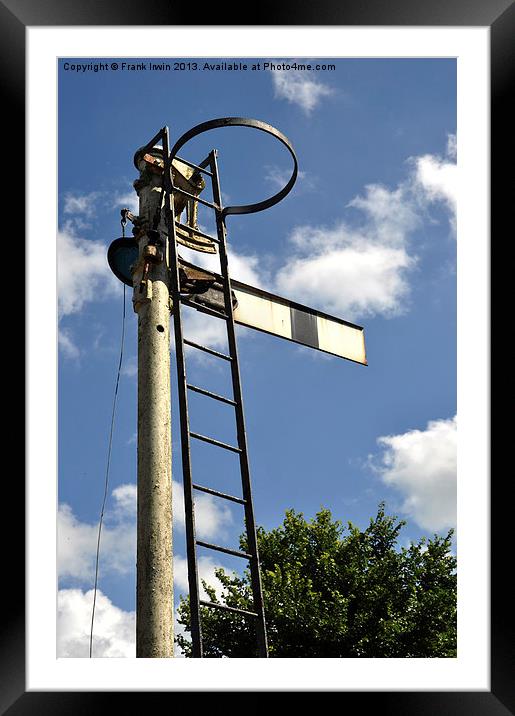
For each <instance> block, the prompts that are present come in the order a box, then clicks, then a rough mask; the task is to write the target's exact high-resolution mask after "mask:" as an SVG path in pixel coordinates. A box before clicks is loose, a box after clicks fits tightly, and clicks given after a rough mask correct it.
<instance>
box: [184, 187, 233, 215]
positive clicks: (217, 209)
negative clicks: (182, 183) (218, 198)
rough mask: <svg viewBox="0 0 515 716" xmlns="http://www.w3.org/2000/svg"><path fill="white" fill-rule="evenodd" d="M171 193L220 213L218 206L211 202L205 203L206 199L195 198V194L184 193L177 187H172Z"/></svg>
mask: <svg viewBox="0 0 515 716" xmlns="http://www.w3.org/2000/svg"><path fill="white" fill-rule="evenodd" d="M172 192H177V193H178V194H182V195H183V196H187V197H188V199H193V201H198V202H199V204H203V205H204V206H208V207H209V208H210V209H214V210H215V211H222V209H221V208H220V207H219V206H218V204H213V203H212V202H211V201H206V199H201V198H200V196H196V195H195V194H190V192H189V191H185V190H184V189H179V187H178V186H173V187H172Z"/></svg>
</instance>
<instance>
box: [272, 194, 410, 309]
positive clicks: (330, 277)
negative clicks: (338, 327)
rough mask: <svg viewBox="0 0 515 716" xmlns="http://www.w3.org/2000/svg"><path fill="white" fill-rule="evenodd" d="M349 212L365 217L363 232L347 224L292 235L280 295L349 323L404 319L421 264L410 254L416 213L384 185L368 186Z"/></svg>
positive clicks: (301, 230) (279, 283)
mask: <svg viewBox="0 0 515 716" xmlns="http://www.w3.org/2000/svg"><path fill="white" fill-rule="evenodd" d="M349 206H350V207H352V208H355V209H358V210H359V211H360V213H361V215H362V217H363V222H362V226H361V227H360V228H358V229H355V228H352V227H351V226H350V225H349V224H347V223H346V222H344V221H341V222H340V223H338V224H337V225H336V226H333V227H325V226H321V227H313V226H298V227H296V228H295V229H294V230H293V231H292V233H291V235H290V243H291V244H292V246H293V251H292V254H291V257H290V259H289V260H288V261H287V262H286V264H284V265H283V266H282V267H281V268H280V269H279V270H278V272H277V274H276V278H275V281H276V287H277V291H278V292H279V293H282V294H284V295H286V296H288V297H291V298H296V299H297V300H298V301H300V302H301V303H308V304H309V305H310V306H313V307H314V308H321V309H324V310H326V311H328V312H329V313H333V314H335V315H340V316H342V317H344V318H346V319H347V320H357V319H359V318H362V317H364V316H369V315H376V314H382V315H385V316H392V315H398V314H400V313H403V312H404V311H405V310H406V306H407V299H408V296H409V283H408V280H407V277H408V271H409V270H410V269H412V268H413V267H414V265H415V263H416V259H415V258H414V257H413V256H410V255H409V253H408V236H409V234H410V232H411V231H413V229H414V228H415V227H416V226H417V224H418V218H417V216H416V214H415V212H414V211H413V209H412V207H411V206H410V205H409V204H408V203H407V202H406V201H405V199H404V196H403V192H402V190H401V189H397V190H395V191H390V190H388V189H387V188H386V187H382V186H379V185H370V186H367V187H366V190H365V195H364V196H360V197H355V198H354V199H353V200H352V201H351V202H350V204H349Z"/></svg>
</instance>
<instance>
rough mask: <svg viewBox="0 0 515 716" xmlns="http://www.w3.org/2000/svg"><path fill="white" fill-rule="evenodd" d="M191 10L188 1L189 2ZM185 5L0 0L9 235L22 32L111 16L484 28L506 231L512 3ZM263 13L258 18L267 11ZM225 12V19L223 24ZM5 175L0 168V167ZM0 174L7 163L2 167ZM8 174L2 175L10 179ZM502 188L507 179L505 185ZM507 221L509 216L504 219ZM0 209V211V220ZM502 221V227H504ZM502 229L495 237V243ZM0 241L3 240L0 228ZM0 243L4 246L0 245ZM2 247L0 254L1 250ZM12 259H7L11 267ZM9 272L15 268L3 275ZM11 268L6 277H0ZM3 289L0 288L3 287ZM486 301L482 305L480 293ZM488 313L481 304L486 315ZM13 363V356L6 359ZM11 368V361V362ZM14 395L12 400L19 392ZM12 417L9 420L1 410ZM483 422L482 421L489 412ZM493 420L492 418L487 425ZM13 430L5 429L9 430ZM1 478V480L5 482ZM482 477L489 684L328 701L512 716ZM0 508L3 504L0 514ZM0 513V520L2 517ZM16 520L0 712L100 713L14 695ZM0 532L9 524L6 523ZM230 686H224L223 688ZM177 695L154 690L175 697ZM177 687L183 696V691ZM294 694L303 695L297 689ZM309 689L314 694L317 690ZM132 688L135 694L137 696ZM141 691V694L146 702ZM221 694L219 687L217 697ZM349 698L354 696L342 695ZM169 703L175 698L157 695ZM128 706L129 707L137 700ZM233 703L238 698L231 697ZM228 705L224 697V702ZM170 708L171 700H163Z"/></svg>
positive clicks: (494, 204) (507, 605) (501, 513)
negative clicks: (487, 39) (487, 569)
mask: <svg viewBox="0 0 515 716" xmlns="http://www.w3.org/2000/svg"><path fill="white" fill-rule="evenodd" d="M199 7H200V6H199ZM200 13H201V16H202V22H201V23H198V22H197V20H198V14H199V8H196V7H193V6H190V7H187V6H185V5H184V4H183V3H181V4H179V3H177V4H175V3H173V2H172V0H145V2H144V3H133V4H131V3H127V2H125V1H123V2H122V0H104V2H101V1H98V0H97V1H95V0H90V1H89V2H87V1H86V0H82V2H77V1H75V2H72V1H70V0H0V33H1V37H2V40H1V43H0V57H1V65H0V67H1V70H0V71H1V72H2V93H3V97H4V101H3V103H2V106H3V108H4V111H3V113H2V115H3V117H2V119H3V122H4V127H5V128H4V131H3V136H4V143H3V144H4V161H7V163H8V172H9V175H10V186H12V187H15V188H16V191H15V192H13V195H12V196H10V197H9V199H8V201H7V202H6V204H5V205H4V206H5V207H6V209H5V210H4V211H5V212H6V214H7V216H8V219H7V220H8V221H9V223H10V224H11V227H12V228H13V229H14V232H13V231H10V232H9V236H10V238H9V239H8V245H9V247H12V243H11V242H17V244H18V245H19V243H20V241H21V234H22V226H23V224H24V216H25V213H26V211H29V210H30V207H26V205H25V199H24V197H23V193H22V192H21V191H20V189H19V187H22V186H24V182H25V177H24V150H23V140H22V137H23V135H24V125H25V30H26V28H27V27H37V26H74V25H75V26H76V25H85V26H88V25H89V26H97V25H107V26H117V25H123V26H126V25H141V26H153V25H175V26H177V25H183V26H191V25H198V24H201V25H203V26H206V25H212V26H216V25H222V26H227V25H256V26H260V25H283V26H286V25H305V26H310V25H312V26H315V25H342V26H352V25H354V26H357V25H359V26H374V25H384V26H398V25H407V26H469V27H470V26H483V27H489V28H490V33H491V34H490V37H491V180H492V191H491V235H492V237H494V236H495V235H497V236H498V240H499V241H500V240H501V227H504V225H506V227H507V228H508V227H509V226H510V225H509V224H508V221H507V220H506V219H507V213H508V212H510V214H512V213H513V211H512V209H511V207H512V205H513V197H512V196H511V194H512V193H513V183H512V181H511V182H510V181H509V180H508V179H506V177H510V176H513V164H514V161H513V160H514V158H515V157H514V152H513V144H514V142H513V127H514V126H515V122H514V116H513V110H511V109H510V99H512V95H513V94H514V92H513V89H514V87H515V79H514V74H515V57H514V56H515V3H514V2H513V1H512V0H488V2H485V1H484V0H483V2H480V1H479V0H469V1H468V2H464V1H463V0H447V1H446V2H445V3H441V2H435V1H434V0H433V2H422V1H421V0H390V1H389V2H384V0H368V2H366V3H364V2H362V1H360V0H345V2H337V0H318V1H317V2H316V3H315V2H313V3H309V4H308V3H305V2H299V0H297V2H293V1H292V0H288V1H287V2H285V1H284V0H283V2H282V3H280V4H279V3H274V4H272V3H271V2H269V0H265V1H264V2H261V3H259V4H255V5H252V6H251V5H247V6H244V5H243V4H241V3H240V4H238V5H236V3H232V2H225V3H224V4H223V6H219V5H215V4H213V5H207V6H206V5H205V4H203V5H202V7H201V10H200ZM271 19H272V20H273V22H269V21H270V20H271ZM229 20H230V21H229ZM4 172H5V169H4ZM5 173H7V172H5ZM13 177H14V181H13V180H12V178H13ZM510 187H511V188H510ZM510 218H511V217H510ZM5 221H6V216H5V214H4V223H5ZM511 231H512V229H510V232H511ZM506 239H508V240H509V237H504V240H505V241H506ZM6 240H7V237H6ZM4 246H6V243H5V242H4ZM4 255H6V254H4ZM15 256H17V257H18V258H17V259H15V261H14V266H17V265H18V266H19V265H20V263H21V262H20V261H19V260H18V259H19V253H17V254H15ZM6 258H7V261H6V262H5V263H4V270H5V272H6V274H5V276H6V277H7V276H8V275H9V273H10V272H11V271H12V270H13V263H12V254H11V255H10V256H9V257H7V256H6ZM15 273H16V272H15ZM11 275H12V274H11ZM6 298H7V296H6ZM491 298H492V302H491V307H490V308H491V309H492V308H493V306H494V301H493V299H494V295H492V297H491ZM490 315H492V313H490ZM18 361H19V358H18V360H17V362H18ZM11 370H12V369H11ZM18 402H19V404H24V401H22V400H19V401H18ZM11 420H12V417H11ZM491 424H492V421H491ZM492 427H493V425H492ZM14 432H16V430H14ZM8 477H9V479H8ZM497 478H498V479H492V480H491V510H492V511H491V521H490V522H491V614H492V618H491V691H489V692H485V691H470V692H463V691H445V692H434V691H430V692H420V691H417V692H409V691H402V692H339V693H338V699H339V707H340V708H343V709H349V708H353V707H354V708H356V706H357V707H358V708H360V709H364V708H365V709H366V710H368V709H371V710H373V712H378V713H382V714H390V713H391V714H394V713H395V714H396V715H397V716H402V715H403V714H410V715H411V714H413V715H416V716H426V715H427V716H429V715H431V716H439V715H445V716H450V715H451V714H452V715H453V714H460V715H461V714H463V716H475V715H476V714H477V715H478V716H479V715H481V716H506V715H507V714H515V689H514V682H515V679H514V677H515V643H514V639H513V627H512V620H511V616H512V611H513V597H512V591H511V588H510V587H509V580H508V581H507V578H506V573H507V570H508V568H509V564H510V563H511V559H510V558H509V557H510V555H509V553H508V551H507V550H508V548H507V545H509V544H510V539H509V538H510V536H511V535H510V532H511V530H510V527H511V522H512V520H511V519H510V517H511V515H510V514H509V510H510V511H511V506H512V502H511V500H510V494H511V489H510V488H511V483H510V476H509V470H508V471H506V474H504V475H498V476H497ZM4 489H6V490H7V497H6V501H5V504H6V505H9V506H10V507H9V511H11V510H12V509H13V508H14V509H15V510H17V512H18V513H20V514H23V511H24V509H23V508H24V503H25V500H24V483H23V480H22V479H21V476H20V475H19V471H16V474H15V471H13V470H11V469H9V470H7V473H6V475H5V477H4ZM6 513H7V511H6ZM6 517H7V515H6V516H5V517H4V519H6ZM20 521H21V520H18V521H17V523H16V534H15V539H12V534H11V535H10V536H9V534H8V531H7V529H6V528H5V525H7V524H8V522H7V521H6V522H4V550H2V552H3V563H4V574H5V575H6V576H7V577H8V579H7V586H6V587H4V590H3V598H4V606H3V609H2V622H3V624H2V627H3V628H2V638H1V641H0V670H1V678H0V684H1V686H0V713H6V714H9V716H21V715H22V714H29V713H30V714H38V715H42V714H53V715H55V714H86V713H87V714H92V713H99V712H100V713H101V712H103V711H104V710H105V711H107V709H109V711H112V710H113V709H114V710H116V711H119V710H121V708H122V704H121V702H120V697H121V696H122V694H120V693H114V692H113V693H111V692H109V693H105V692H100V693H99V692H80V693H79V692H66V691H63V692H57V693H55V692H49V691H40V692H26V688H25V587H24V585H25V576H24V575H25V567H24V559H25V549H24V536H23V535H24V533H23V531H22V529H21V528H20ZM9 531H10V530H9ZM235 690H236V686H235ZM179 694H181V695H182V694H184V692H179V693H177V692H168V693H162V692H161V693H160V695H161V696H165V697H166V698H168V699H169V698H170V696H175V698H176V697H177V696H179ZM184 695H185V696H187V695H186V694H184ZM265 695H266V694H264V693H259V694H256V696H257V699H256V698H254V699H253V707H254V708H255V707H256V706H257V705H259V704H260V703H262V697H263V696H265ZM304 696H306V695H304ZM318 696H320V694H318ZM141 697H144V698H146V701H145V702H143V701H139V699H140V698H141ZM150 697H151V694H150V693H148V692H144V693H142V694H140V693H134V692H131V693H130V694H129V698H130V699H131V702H130V705H131V706H132V707H134V706H135V705H136V702H138V701H139V704H141V706H143V705H144V708H145V710H147V709H148V708H149V706H151V705H152V704H150V703H149V698H150ZM153 697H154V694H153V693H152V703H154V698H153ZM222 698H223V696H222ZM356 701H357V702H359V704H358V703H356V705H355V704H354V702H356ZM168 703H169V704H172V703H174V704H176V703H177V702H176V701H174V702H170V701H169V702H168ZM139 704H138V705H139ZM239 704H240V707H241V708H246V707H245V697H244V695H242V700H241V701H239ZM227 705H229V702H227ZM174 708H177V706H176V705H175V706H174Z"/></svg>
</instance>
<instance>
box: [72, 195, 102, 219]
mask: <svg viewBox="0 0 515 716" xmlns="http://www.w3.org/2000/svg"><path fill="white" fill-rule="evenodd" d="M99 197H100V192H98V191H92V192H90V193H89V194H72V193H71V192H70V193H68V194H65V196H64V201H63V212H64V213H65V214H93V215H94V214H95V207H96V204H97V202H98V200H99Z"/></svg>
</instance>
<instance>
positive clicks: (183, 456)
mask: <svg viewBox="0 0 515 716" xmlns="http://www.w3.org/2000/svg"><path fill="white" fill-rule="evenodd" d="M58 73H59V74H58V206H59V213H58V220H59V227H58V234H57V260H58V265H57V275H58V307H59V383H58V395H59V406H58V421H59V422H58V425H59V432H58V444H59V512H58V571H59V592H58V623H57V655H58V657H134V656H136V657H138V656H139V657H170V656H173V655H174V654H175V656H176V657H191V656H204V657H214V658H222V657H255V656H257V657H270V658H274V657H276V658H280V657H297V658H302V657H308V658H309V657H332V658H352V657H361V658H372V657H418V658H421V657H423V658H429V657H438V658H454V657H456V650H457V634H456V631H457V629H456V608H457V594H456V582H457V570H458V571H459V563H458V562H457V544H458V541H459V534H458V533H457V532H456V474H457V471H456V432H457V419H456V193H457V171H456V169H457V163H456V161H457V156H456V154H457V150H456V147H457V137H456V101H457V98H456V59H451V58H450V59H443V58H434V59H431V58H428V59H418V58H405V59H404V58H399V59H396V58H392V59H389V58H379V59H373V58H359V59H357V58H349V59H345V58H343V59H334V58H323V57H322V58H321V57H315V58H309V59H305V58H303V59H301V60H297V59H295V58H294V59H291V58H275V57H274V58H267V59H263V58H214V59H213V58H198V57H194V58H181V60H180V61H177V60H173V58H166V57H165V58H148V57H147V58H144V57H143V58H117V59H116V61H113V60H112V59H110V58H84V57H81V58H73V57H70V58H60V60H59V66H58ZM165 126H166V127H167V132H168V134H167V136H166V142H167V146H168V148H169V149H170V150H171V149H172V148H173V145H174V144H176V143H177V142H179V143H181V139H180V138H181V136H182V137H184V136H185V135H186V141H183V142H182V146H181V147H180V149H179V150H178V151H175V152H172V154H171V155H170V156H173V157H175V158H173V159H172V160H171V166H167V167H166V169H165V153H164V149H163V139H164V137H161V136H159V137H158V138H157V139H152V138H154V137H155V136H156V135H158V133H159V131H160V129H161V128H162V127H165ZM195 128H198V129H196V130H195ZM188 135H190V136H188ZM145 145H146V146H145ZM212 150H215V151H216V158H215V162H214V163H213V157H212V156H211V154H210V153H211V152H212ZM168 153H169V152H168V151H167V152H166V154H167V155H168ZM78 154H80V157H81V160H80V163H77V162H76V161H75V158H76V157H77V155H78ZM206 158H207V160H208V162H207V163H205V161H204V160H206ZM183 160H184V161H183ZM186 162H187V163H186ZM203 168H204V170H203ZM165 171H166V172H168V175H170V173H171V180H172V182H173V186H174V187H177V189H176V190H173V189H168V187H167V185H166V180H165V178H164V177H165ZM292 172H293V174H292ZM292 180H293V181H292ZM170 186H172V184H170ZM284 188H286V189H287V193H286V195H285V196H283V197H282V198H280V199H281V200H280V201H277V203H274V204H273V205H272V206H270V205H266V206H260V203H261V202H262V201H263V200H266V199H267V198H269V197H273V196H274V195H277V194H278V193H279V192H281V191H282V190H283V189H284ZM283 193H284V192H283ZM171 197H173V202H174V207H173V209H174V217H175V218H174V220H175V225H176V226H175V234H174V231H173V226H172V231H171V232H170V230H169V228H170V226H171V224H170V223H169V218H167V216H166V213H167V201H168V207H170V201H171ZM196 197H199V198H198V201H197V199H196ZM201 201H203V203H201ZM265 204H266V201H265ZM242 206H243V210H244V213H240V212H241V211H242ZM231 209H233V210H234V211H231ZM196 232H200V233H196ZM173 235H174V236H173ZM208 237H214V239H211V238H208ZM174 238H175V246H176V251H175V253H176V254H177V258H176V259H175V263H174V258H173V255H172V254H173V253H174V251H173V249H172V248H171V246H170V244H171V243H172V241H173V239H174ZM220 238H221V239H222V242H223V246H221V245H220V243H219V241H220ZM225 247H226V249H227V251H226V250H225ZM225 259H226V267H227V269H225V268H224V267H223V266H221V264H222V263H224V262H225ZM177 270H178V271H179V284H180V291H179V295H180V302H181V303H182V304H183V305H182V306H181V309H180V314H179V312H177V311H175V309H174V305H175V304H174V300H175V299H174V296H175V295H176V294H174V276H173V274H176V273H177ZM227 279H229V281H230V282H231V283H230V286H228V283H227ZM226 285H227V286H228V290H229V292H230V294H231V303H232V310H231V311H229V310H228V306H227V303H228V301H227V303H226V296H225V294H224V291H225V286H226ZM170 314H171V319H170ZM217 314H218V315H217ZM170 320H171V321H172V326H171V327H170ZM175 323H179V324H180V330H179V332H178V330H177V328H178V327H174V326H175ZM235 324H236V325H235ZM285 339H286V340H285ZM178 341H179V343H180V345H179V344H178ZM192 343H193V344H194V345H192ZM199 345H200V346H201V347H202V348H206V349H208V350H202V348H200V349H199V348H198V346H199ZM122 351H123V355H122ZM213 352H214V353H213ZM217 354H222V356H224V358H221V357H220V355H217ZM227 358H229V359H230V360H227ZM183 385H186V390H184V389H183ZM115 392H116V395H115ZM170 392H171V400H170ZM78 406H80V407H79V409H78ZM243 406H244V409H243ZM170 411H171V412H170ZM170 415H171V419H170ZM201 488H202V489H201ZM172 496H173V497H172ZM99 515H101V516H102V518H103V521H102V524H101V525H100V529H99ZM172 527H173V548H172V534H171V533H172ZM136 565H138V569H137V566H136ZM192 571H193V574H191V572H192ZM172 582H173V583H172ZM138 601H139V602H140V603H139V604H138ZM206 603H208V604H210V606H206ZM213 603H214V604H215V605H216V606H215V607H212V606H211V604H213ZM172 604H173V609H172ZM93 612H94V613H93ZM138 620H139V624H138ZM165 625H166V626H165Z"/></svg>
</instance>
